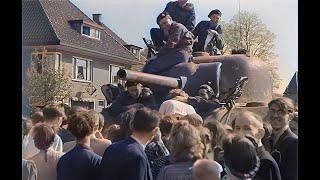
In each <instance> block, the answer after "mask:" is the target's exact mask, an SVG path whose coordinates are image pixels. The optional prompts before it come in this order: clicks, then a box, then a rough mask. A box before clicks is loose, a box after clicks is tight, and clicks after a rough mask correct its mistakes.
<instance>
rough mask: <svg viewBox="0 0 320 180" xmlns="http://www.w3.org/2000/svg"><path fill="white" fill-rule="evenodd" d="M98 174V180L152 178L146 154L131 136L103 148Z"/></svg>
mask: <svg viewBox="0 0 320 180" xmlns="http://www.w3.org/2000/svg"><path fill="white" fill-rule="evenodd" d="M99 176H100V178H99V180H109V179H112V180H152V173H151V168H150V166H149V163H148V159H147V156H146V154H145V153H144V151H143V149H142V147H141V146H140V145H139V143H138V142H137V141H136V140H134V139H133V138H132V137H129V138H128V139H126V140H123V141H120V142H117V143H113V144H111V145H110V146H109V147H108V148H107V149H106V150H105V152H104V154H103V157H102V161H101V165H100V172H99Z"/></svg>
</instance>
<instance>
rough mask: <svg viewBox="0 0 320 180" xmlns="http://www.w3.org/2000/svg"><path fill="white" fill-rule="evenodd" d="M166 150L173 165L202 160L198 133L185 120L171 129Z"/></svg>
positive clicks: (201, 147)
mask: <svg viewBox="0 0 320 180" xmlns="http://www.w3.org/2000/svg"><path fill="white" fill-rule="evenodd" d="M168 148H169V151H170V158H171V161H172V162H173V163H176V162H184V161H188V160H192V159H202V158H203V149H204V145H203V144H202V143H201V138H200V133H199V132H198V130H197V129H196V128H195V127H193V126H192V125H191V124H189V122H188V121H185V120H181V121H179V122H177V123H176V124H175V125H174V126H173V127H172V130H171V133H170V136H169V140H168Z"/></svg>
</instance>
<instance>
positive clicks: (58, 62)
mask: <svg viewBox="0 0 320 180" xmlns="http://www.w3.org/2000/svg"><path fill="white" fill-rule="evenodd" d="M39 54H41V55H42V58H41V61H43V57H44V56H46V55H51V56H53V58H54V59H53V61H54V68H55V70H60V69H61V66H62V53H60V52H32V53H31V61H30V64H31V63H32V62H33V56H35V55H36V56H38V55H39ZM58 57H60V59H59V58H58ZM41 66H43V63H42V62H41ZM42 68H43V67H42Z"/></svg>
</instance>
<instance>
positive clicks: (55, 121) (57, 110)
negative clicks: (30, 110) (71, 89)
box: [42, 104, 66, 131]
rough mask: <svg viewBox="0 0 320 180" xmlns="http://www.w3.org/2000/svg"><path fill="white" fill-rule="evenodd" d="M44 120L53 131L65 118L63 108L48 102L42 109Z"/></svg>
mask: <svg viewBox="0 0 320 180" xmlns="http://www.w3.org/2000/svg"><path fill="white" fill-rule="evenodd" d="M42 113H43V116H44V122H45V123H47V124H49V125H51V126H52V127H53V128H54V130H55V131H57V130H58V128H59V127H60V126H61V124H62V121H63V119H66V115H65V114H64V108H63V106H61V105H57V104H50V105H47V106H45V107H44V108H43V110H42Z"/></svg>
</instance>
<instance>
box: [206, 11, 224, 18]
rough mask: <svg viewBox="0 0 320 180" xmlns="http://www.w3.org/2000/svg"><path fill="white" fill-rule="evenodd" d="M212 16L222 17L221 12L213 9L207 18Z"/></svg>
mask: <svg viewBox="0 0 320 180" xmlns="http://www.w3.org/2000/svg"><path fill="white" fill-rule="evenodd" d="M212 14H219V15H220V16H221V15H222V14H221V11H220V10H219V9H214V10H212V11H211V12H210V13H209V15H208V18H210V16H211V15H212Z"/></svg>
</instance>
